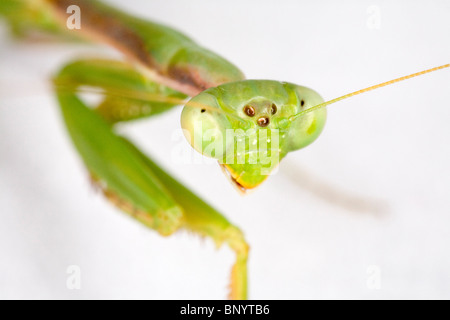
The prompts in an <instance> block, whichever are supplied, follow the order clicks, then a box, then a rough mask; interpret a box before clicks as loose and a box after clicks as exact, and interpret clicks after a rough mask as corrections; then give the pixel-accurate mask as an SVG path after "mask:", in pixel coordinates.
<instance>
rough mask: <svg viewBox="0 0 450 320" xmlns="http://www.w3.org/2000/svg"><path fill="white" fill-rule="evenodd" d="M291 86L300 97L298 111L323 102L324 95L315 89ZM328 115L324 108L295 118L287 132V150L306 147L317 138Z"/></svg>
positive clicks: (297, 105)
mask: <svg viewBox="0 0 450 320" xmlns="http://www.w3.org/2000/svg"><path fill="white" fill-rule="evenodd" d="M291 86H292V87H291V88H292V89H293V90H294V91H295V93H296V95H297V97H298V100H297V103H296V109H297V111H296V113H300V112H302V111H304V110H308V109H309V108H312V107H314V106H316V105H318V104H320V103H322V102H323V99H322V97H321V96H320V95H319V94H318V93H317V92H315V91H314V90H312V89H309V88H306V87H302V86H297V85H291ZM326 115H327V111H326V109H325V108H323V109H319V110H316V111H313V112H310V113H306V114H305V115H303V116H300V117H297V118H295V119H293V120H292V121H291V125H290V128H289V131H288V134H287V141H286V142H287V151H294V150H298V149H301V148H304V147H306V146H308V145H309V144H311V143H312V142H313V141H314V140H316V139H317V138H318V137H319V135H320V133H321V132H322V130H323V127H324V126H325V121H326Z"/></svg>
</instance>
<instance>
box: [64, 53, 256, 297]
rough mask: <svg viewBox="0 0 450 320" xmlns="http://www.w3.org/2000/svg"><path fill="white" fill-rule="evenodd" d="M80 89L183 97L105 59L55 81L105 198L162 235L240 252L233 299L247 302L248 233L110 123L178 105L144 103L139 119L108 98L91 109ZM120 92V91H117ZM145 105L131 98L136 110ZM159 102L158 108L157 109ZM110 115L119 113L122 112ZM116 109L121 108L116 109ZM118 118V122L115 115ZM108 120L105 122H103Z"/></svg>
mask: <svg viewBox="0 0 450 320" xmlns="http://www.w3.org/2000/svg"><path fill="white" fill-rule="evenodd" d="M68 84H71V87H72V89H77V88H79V87H81V86H88V87H96V88H100V89H102V90H103V92H111V93H112V94H115V93H117V92H124V91H127V92H133V91H134V90H135V91H136V92H138V95H139V92H147V93H150V94H156V95H159V96H160V97H161V96H163V97H175V98H183V96H182V95H180V94H179V93H177V92H174V91H173V90H171V89H168V88H165V87H163V86H160V85H157V84H153V83H150V82H149V81H148V80H146V79H145V78H144V77H143V76H142V75H140V74H139V73H138V72H137V71H136V70H135V69H133V67H132V66H130V65H128V64H126V63H122V62H112V61H109V60H108V61H107V60H85V61H78V62H75V63H72V64H70V65H69V66H67V67H65V68H64V69H63V70H62V71H61V73H60V74H59V75H58V76H57V77H56V78H55V85H56V88H57V96H58V100H59V103H60V105H61V109H62V113H63V116H64V119H65V122H66V125H67V128H68V131H69V133H70V136H71V137H72V140H73V142H74V144H75V146H76V148H77V150H78V152H79V153H80V155H81V157H82V158H83V160H84V163H85V164H86V166H87V167H88V169H89V171H90V172H91V174H92V176H93V178H94V180H95V181H97V183H98V185H99V186H101V188H102V190H103V192H104V194H105V196H106V197H107V198H108V199H109V200H110V201H111V202H113V203H114V204H115V205H116V206H117V207H119V208H120V209H122V210H124V211H125V212H127V213H129V214H130V215H132V216H133V217H135V218H136V219H137V220H139V221H140V222H142V223H144V224H145V225H147V226H148V227H150V228H152V229H155V230H157V231H158V232H159V233H160V234H162V235H170V234H172V233H173V232H175V231H176V230H178V229H180V228H185V229H188V230H191V231H193V232H195V233H197V234H199V235H201V236H207V237H210V238H212V239H213V240H214V241H215V242H216V244H217V245H221V244H222V243H227V244H228V245H229V246H230V248H231V249H232V250H234V251H235V252H236V263H235V265H234V267H233V270H232V276H231V293H230V298H233V299H245V298H246V297H247V256H248V250H249V247H248V245H247V243H246V241H245V239H244V236H243V234H242V232H241V231H240V230H239V229H238V228H237V227H235V226H233V225H232V224H231V223H230V222H229V221H228V220H227V219H226V218H225V217H224V216H222V215H221V214H220V213H219V212H217V211H216V210H215V209H214V208H212V207H211V206H209V205H208V204H207V203H205V202H204V201H203V200H201V199H200V198H199V197H197V196H196V195H195V194H193V193H192V192H191V191H189V190H188V189H187V188H186V187H184V186H183V185H182V184H180V183H179V182H177V181H176V180H175V179H174V178H172V177H171V176H170V175H168V174H167V173H166V172H165V171H164V170H163V169H161V168H160V167H159V166H158V165H157V164H155V163H154V162H153V161H152V160H150V159H149V158H148V157H147V156H145V155H144V154H143V153H141V152H140V151H139V150H138V149H137V148H136V147H135V146H134V145H133V144H132V143H130V142H129V141H128V140H125V139H124V138H122V137H120V136H118V135H117V134H116V133H115V132H114V130H113V127H112V125H111V122H116V121H122V120H130V119H132V118H133V119H135V118H140V117H143V116H149V115H154V114H157V113H159V112H162V111H164V110H167V109H168V108H170V107H171V106H173V103H172V104H169V105H167V102H158V103H157V106H156V107H154V106H155V105H154V102H145V103H146V104H147V105H146V106H147V107H150V112H148V111H149V109H148V108H147V109H146V111H147V112H140V111H139V110H143V109H142V108H141V109H139V108H137V109H136V108H135V109H136V110H134V111H133V113H132V114H133V117H130V114H129V113H128V112H126V111H123V110H128V108H129V106H128V105H126V103H125V102H126V101H127V100H126V99H125V98H123V97H121V98H120V99H119V100H117V101H114V100H113V99H112V98H113V96H112V95H109V94H108V93H107V94H106V98H105V100H104V101H103V102H102V103H101V104H100V107H98V108H97V110H93V109H94V108H89V107H87V106H86V104H85V103H84V102H83V101H82V100H81V99H80V98H79V97H78V96H77V95H76V93H74V92H73V91H71V90H69V89H68V88H69V86H68ZM115 88H117V91H116V90H114V89H115ZM136 101H139V102H143V101H142V99H135V100H133V99H131V105H132V104H133V103H134V102H136ZM152 103H153V104H152ZM109 106H111V109H114V108H121V109H120V110H122V111H121V112H112V113H111V110H109V108H108V107H109ZM116 110H117V109H116ZM111 114H114V116H111ZM105 118H106V120H107V121H105Z"/></svg>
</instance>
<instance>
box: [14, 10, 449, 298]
mask: <svg viewBox="0 0 450 320" xmlns="http://www.w3.org/2000/svg"><path fill="white" fill-rule="evenodd" d="M31 3H32V2H30V4H31ZM34 3H38V2H34ZM55 3H56V5H59V6H60V8H59V11H58V12H59V13H55V17H57V16H58V17H60V16H62V17H63V18H61V17H60V18H55V21H58V19H61V21H60V22H55V25H51V26H50V27H51V28H52V29H53V28H55V27H56V28H57V26H58V25H59V24H61V25H63V26H64V24H65V20H66V18H67V14H65V9H66V8H67V7H68V6H69V2H65V1H54V2H52V1H48V2H45V1H44V2H41V3H39V4H40V5H43V6H46V5H49V6H53V5H55ZM89 3H90V4H89V5H88V4H87V2H86V3H85V2H83V1H80V2H79V5H80V7H81V12H82V13H83V12H86V13H87V14H88V15H89V14H93V13H95V12H96V10H97V9H98V10H100V11H99V12H101V16H102V17H105V16H106V17H108V16H112V17H113V18H114V19H112V20H111V21H114V23H115V22H120V20H121V18H126V19H131V18H129V17H128V16H126V15H122V14H119V13H117V12H116V11H109V10H110V9H109V8H108V7H102V6H101V5H100V4H99V3H98V4H97V2H89ZM91 3H92V4H91ZM84 5H86V6H87V7H86V8H83V6H84ZM97 5H98V7H97ZM52 8H53V7H50V8H48V9H49V10H46V12H52ZM57 8H58V7H57ZM61 8H62V9H61ZM24 12H26V11H24ZM63 13H64V14H63ZM21 18H22V17H21ZM126 21H127V23H126V25H127V26H128V27H130V25H132V23H128V22H130V21H131V22H132V21H134V19H133V20H126ZM46 22H48V20H46ZM88 22H89V16H88ZM108 23H110V21H109V20H108ZM142 23H143V24H144V25H145V26H146V24H145V23H144V22H142ZM107 26H108V28H107V29H105V30H103V31H104V33H106V34H103V35H104V36H105V35H108V34H107V32H106V31H108V32H109V31H111V30H115V29H114V24H113V26H111V25H109V24H107ZM149 28H150V30H153V29H155V28H159V25H154V24H151V23H150V27H149ZM85 29H89V28H88V27H86V28H85ZM94 29H95V28H94ZM118 29H119V30H118V32H117V34H119V35H120V34H121V32H122V31H121V30H120V27H118ZM132 29H133V28H132ZM82 30H83V29H82ZM91 31H92V30H91ZM97 31H98V30H97ZM116 31H117V30H116ZM128 31H129V30H128ZM128 31H126V34H127V39H130V38H131V39H133V35H130V34H128V33H127V32H128ZM123 32H125V31H123ZM166 32H167V33H171V32H174V31H172V30H171V29H167V30H164V32H163V33H164V34H165V35H166ZM94 33H95V32H94ZM112 34H113V35H114V33H112ZM91 35H92V32H91ZM141 37H143V36H142V35H140V36H138V37H137V38H138V39H137V40H139V39H140V38H141ZM174 37H175V38H176V39H175V40H174V42H175V44H174V46H176V45H177V44H178V42H179V41H186V42H187V43H189V44H190V42H189V41H190V40H188V39H185V38H184V36H182V35H178V34H175V35H174ZM178 37H179V38H178ZM102 40H104V39H102ZM113 40H114V39H113ZM115 40H117V39H115ZM119 40H120V39H119ZM153 40H154V39H153V38H151V37H149V41H150V42H151V41H153ZM166 40H167V38H164V41H162V42H161V43H160V44H159V45H158V46H157V47H156V49H155V50H156V51H158V50H159V49H163V48H166V47H167V46H169V45H170V41H167V42H166ZM138 42H139V41H138ZM168 42H169V43H168ZM130 43H131V44H130ZM125 45H131V46H132V48H131V49H133V48H134V49H136V47H135V46H136V43H133V41H132V40H130V42H127V43H125ZM116 46H118V47H120V44H119V45H117V44H116ZM121 49H122V51H124V52H126V53H127V55H129V56H130V57H131V58H132V60H133V58H134V62H135V64H138V65H139V67H138V68H136V66H135V64H130V63H127V62H117V61H110V60H84V61H78V62H75V63H72V64H69V65H68V66H67V67H65V68H64V69H63V70H62V71H61V72H60V73H59V74H58V75H57V76H56V77H55V80H54V82H55V88H56V91H57V94H58V99H59V101H60V105H61V108H62V112H63V115H64V119H65V122H66V124H67V127H68V129H69V132H70V133H71V136H72V138H73V140H74V142H75V145H76V146H77V149H78V150H79V152H80V154H81V156H82V158H83V160H84V162H85V163H86V165H87V167H88V169H89V171H90V172H91V175H92V179H93V180H94V181H95V184H96V185H97V186H99V188H101V190H102V191H103V193H104V194H105V196H106V197H107V198H108V199H109V200H110V201H111V202H113V203H114V204H115V205H116V206H117V207H119V208H120V209H122V210H124V211H125V212H127V213H129V214H130V215H132V216H133V217H135V218H136V219H138V220H139V221H141V222H143V223H144V224H145V225H147V226H149V227H151V228H153V229H156V230H158V231H159V232H160V233H161V234H162V235H169V234H171V233H173V232H174V231H176V230H177V229H179V228H186V229H189V230H192V231H194V232H197V233H199V234H201V235H203V236H209V237H211V238H213V239H214V240H215V241H216V242H217V244H221V243H222V242H226V243H227V244H229V245H230V246H231V247H232V248H233V249H234V250H235V252H236V255H237V260H236V264H235V266H234V269H233V272H232V281H231V283H232V285H231V298H236V299H241V298H246V296H247V290H246V288H247V284H246V263H247V255H248V246H247V243H246V242H245V240H244V238H243V235H242V233H241V231H240V230H239V229H238V228H236V227H235V226H233V225H232V224H231V223H229V222H228V221H227V220H226V219H225V218H224V217H223V216H222V215H221V214H219V213H218V212H217V211H216V210H214V209H213V208H212V207H210V206H208V205H206V204H205V203H204V202H203V201H202V200H200V199H199V198H197V197H196V196H195V195H194V194H192V193H191V192H190V191H189V190H187V189H186V188H184V187H183V186H182V185H181V184H179V183H178V182H176V181H175V180H173V179H172V178H171V177H170V176H168V175H167V174H166V173H165V172H164V171H163V170H161V169H160V168H159V167H158V166H157V165H156V164H155V163H154V162H152V161H151V160H150V159H148V158H147V157H146V156H144V155H143V154H142V153H141V152H140V151H139V150H138V149H137V148H135V147H134V146H133V145H131V143H130V142H128V141H126V140H123V139H122V138H120V137H119V136H117V135H116V134H115V133H114V132H113V131H112V130H111V127H110V124H111V123H115V122H118V121H122V120H131V119H130V115H131V118H133V117H134V118H139V117H144V116H151V115H153V114H158V113H160V112H162V111H164V110H166V109H169V108H170V107H172V106H173V105H175V104H179V103H180V102H181V101H184V99H185V98H186V97H187V96H197V97H196V98H194V99H193V100H191V101H190V103H189V102H188V103H187V106H186V107H185V111H183V112H184V114H183V116H182V126H183V127H184V128H185V129H186V130H187V131H188V132H191V133H192V135H193V136H195V134H196V133H195V132H194V131H195V128H196V126H195V120H197V119H194V117H206V116H208V117H211V118H208V119H201V120H202V121H201V122H204V123H205V125H212V126H216V127H218V126H220V125H225V126H230V123H233V121H234V125H235V126H237V127H239V128H241V123H242V122H243V121H241V120H239V119H244V120H245V121H244V122H246V124H248V123H249V122H250V121H249V119H255V120H256V122H252V123H253V128H254V127H256V126H259V127H267V126H268V125H267V122H269V125H277V122H276V121H275V120H276V118H275V116H277V115H280V113H282V112H283V107H284V106H285V105H289V106H291V107H292V106H294V107H292V108H293V110H288V113H289V116H288V117H284V118H288V120H291V121H295V120H297V119H300V120H307V121H306V122H307V124H301V125H299V126H298V128H299V129H298V130H296V131H292V132H291V131H290V132H289V133H288V135H289V134H291V135H292V136H293V137H294V139H295V138H296V139H300V140H301V139H304V137H305V136H306V137H307V139H305V140H301V141H293V142H292V141H290V142H289V143H286V144H285V145H289V146H290V147H288V149H287V150H288V151H293V150H296V149H299V148H301V147H304V146H306V145H308V144H309V143H310V142H312V141H313V140H314V139H315V138H317V136H318V134H319V133H320V131H321V129H322V128H323V125H324V118H325V115H324V113H325V109H324V108H323V107H324V106H325V105H321V103H322V102H323V100H322V99H321V98H320V97H319V96H318V95H316V93H315V92H314V91H312V90H310V89H307V88H304V87H298V86H295V85H290V84H287V85H286V84H281V83H279V82H247V81H243V75H242V74H241V73H240V72H239V71H238V70H237V69H236V68H235V67H234V66H233V65H231V64H229V63H228V62H226V61H225V60H222V59H221V58H217V59H218V60H219V63H218V64H217V65H214V64H213V65H212V66H208V67H207V68H204V69H206V71H205V70H203V72H204V74H200V75H199V74H198V73H197V71H198V70H201V68H200V67H201V66H194V68H193V71H192V70H189V71H187V72H186V71H185V69H183V68H182V70H181V71H180V70H179V69H177V68H175V69H173V70H169V72H167V73H165V75H163V76H161V75H160V74H154V72H150V71H149V70H147V69H145V68H144V67H145V64H151V62H149V61H147V60H146V59H147V58H146V55H145V54H142V52H138V53H137V54H136V52H131V54H130V52H127V49H128V50H130V51H133V50H131V49H130V48H125V49H124V48H121ZM194 49H197V47H194ZM198 50H200V53H202V50H203V49H198ZM162 51H163V53H161V57H160V58H161V59H162V60H163V62H157V64H158V63H160V64H162V65H164V63H166V64H167V62H164V59H165V58H166V57H167V59H168V57H169V56H170V55H167V56H166V55H165V54H167V52H164V50H162ZM206 52H207V51H206ZM210 55H212V57H213V59H212V61H213V62H215V61H216V60H215V59H216V55H215V54H212V53H209V52H207V54H206V56H208V57H209V56H210ZM152 56H154V54H153V55H152ZM171 58H172V59H175V61H176V63H175V65H176V66H178V65H180V66H183V67H184V68H185V67H186V66H185V65H183V63H184V64H187V66H188V67H189V62H190V61H189V59H187V61H183V59H184V58H185V57H184V56H183V54H180V58H179V60H177V59H176V58H173V56H171ZM196 59H197V58H195V59H194V61H195V60H196ZM200 60H202V59H200ZM142 64H144V66H142ZM165 66H167V65H165ZM447 66H448V65H445V67H447ZM150 69H151V68H150ZM192 74H194V75H195V76H193V77H191V76H192ZM167 75H169V77H167ZM89 76H92V78H89ZM209 77H211V78H212V79H209V81H207V82H206V83H202V82H198V81H196V80H198V79H200V80H202V79H205V78H209ZM149 78H151V79H157V82H158V84H163V85H158V84H155V83H154V82H150V81H149V80H148V79H149ZM174 79H175V80H174ZM228 82H232V83H231V84H227V83H228ZM233 83H234V84H233ZM222 84H223V86H222ZM247 84H248V85H249V87H254V89H253V90H251V91H252V92H251V94H253V95H254V96H255V97H256V98H259V97H260V96H263V94H264V93H266V92H268V91H269V90H271V88H273V87H277V86H278V87H279V89H278V90H276V89H275V90H274V91H273V92H271V94H272V95H274V96H277V97H278V96H283V95H285V96H286V97H288V98H283V97H281V98H278V99H279V100H277V101H272V100H271V101H270V102H271V103H267V101H266V100H267V99H266V100H261V99H259V100H255V101H253V100H252V99H253V98H252V97H243V96H240V95H245V94H247V93H246V88H245V87H244V86H246V85H247ZM81 85H83V86H89V87H94V86H99V87H101V88H102V89H103V90H105V92H104V93H105V96H106V98H105V100H104V102H103V103H102V104H101V105H100V106H99V107H97V111H98V113H95V112H92V111H91V110H89V109H88V108H86V107H85V106H83V105H82V104H81V100H79V99H77V98H76V96H75V95H74V94H73V92H71V91H75V92H76V91H77V89H78V87H79V86H81ZM285 86H287V87H289V88H288V89H289V90H287V89H286V87H285ZM210 87H213V88H212V89H208V88H210ZM214 87H218V88H219V90H220V89H223V91H225V94H226V93H228V92H232V93H234V94H233V95H230V96H228V97H227V96H225V97H223V96H221V98H222V99H224V100H225V101H228V103H226V104H225V105H226V106H228V107H229V106H230V105H231V106H235V105H238V106H239V107H236V110H233V112H232V111H231V110H227V111H226V112H224V111H216V110H215V109H217V106H215V105H212V104H211V97H215V96H218V94H219V93H217V92H214V91H215V90H217V89H214ZM170 88H172V89H170ZM255 88H256V89H255ZM205 90H206V92H203V91H205ZM283 90H284V91H283ZM296 90H297V92H296ZM298 90H300V91H301V90H307V91H306V92H301V93H299V92H298ZM80 91H81V90H80ZM130 92H132V93H134V99H135V101H133V102H134V104H135V105H134V107H133V108H134V109H136V105H138V107H139V106H140V107H141V110H142V111H143V113H142V114H140V113H139V112H137V113H135V112H131V113H130V112H118V113H117V112H114V110H116V111H117V110H118V109H119V110H123V108H124V107H125V108H127V106H126V105H125V106H124V100H125V102H130V98H133V97H129V95H130ZM202 92H203V93H202ZM161 97H162V98H161ZM299 97H304V98H303V99H302V98H299ZM122 98H127V99H122ZM289 98H291V99H294V100H295V101H291V100H289ZM233 99H237V100H238V102H235V101H233ZM283 99H284V100H283ZM286 99H288V100H286ZM158 100H159V101H158ZM240 100H244V101H245V103H243V104H241V102H240ZM148 102H151V103H153V105H152V107H151V108H150V110H149V109H148V108H145V107H148V105H146V103H148ZM155 103H156V105H155ZM317 106H320V108H318V109H317V110H315V109H313V108H314V107H317ZM302 107H303V108H304V109H303V110H305V111H307V110H308V109H311V110H312V111H309V112H305V113H302V109H301V108H302ZM214 108H215V109H214ZM229 109H230V108H229ZM236 113H237V114H238V117H236ZM272 113H273V114H272ZM98 114H100V115H101V117H99V116H98ZM302 115H304V117H301V116H302ZM307 115H308V116H307ZM272 116H274V117H272ZM221 117H222V118H223V117H225V118H227V117H228V119H225V120H224V119H221V120H220V121H221V123H218V122H214V121H216V118H219V119H220V118H221ZM291 117H292V118H291ZM104 119H106V120H107V121H105V120H104ZM261 119H262V120H261ZM267 119H268V120H267ZM211 123H212V124H211ZM224 123H225V124H224ZM281 125H282V124H281ZM278 126H279V125H277V127H278ZM294 127H295V126H294ZM311 127H313V129H311ZM243 128H244V129H247V127H243ZM308 132H310V136H309V137H308V135H307V133H308ZM200 133H203V132H200ZM201 136H203V134H201ZM95 138H96V139H95ZM190 142H191V144H193V146H194V148H195V149H197V150H198V151H201V152H202V153H203V152H204V151H205V150H204V149H203V146H198V145H197V144H196V143H195V141H194V139H193V140H190ZM103 145H104V146H110V147H111V149H108V150H104V148H102V146H103ZM100 150H101V151H102V152H104V153H103V154H102V153H99V151H100ZM286 153H287V151H286ZM233 155H234V154H233ZM284 155H285V154H282V155H281V157H280V158H282V157H283V156H284ZM214 156H215V157H217V154H216V153H215V154H214ZM112 159H113V161H111V160H112ZM116 160H117V161H116ZM233 160H235V159H233ZM244 160H246V159H244ZM223 162H224V163H225V161H223ZM106 163H109V164H108V165H105V164H106ZM225 165H227V164H226V163H225ZM243 165H244V166H247V167H246V168H244V169H242V164H239V165H238V166H237V167H230V166H228V167H226V168H225V170H226V172H227V174H228V175H229V176H230V177H231V179H232V181H233V183H234V184H235V185H236V186H237V187H238V189H239V190H241V191H245V190H247V189H249V188H252V187H255V186H258V185H259V184H261V183H262V181H263V180H265V179H266V178H267V174H260V173H259V172H258V173H257V174H255V175H250V176H249V177H247V176H245V175H244V174H243V173H242V172H244V171H245V172H249V171H251V169H250V170H248V168H252V166H254V164H248V165H247V164H246V163H245V161H244V164H243ZM271 165H274V166H276V165H278V161H276V162H274V163H271ZM130 168H131V169H130ZM270 169H272V168H270ZM138 173H141V174H138ZM120 174H123V175H122V176H120ZM142 174H143V175H144V176H145V178H144V179H143V178H142ZM155 176H156V179H155ZM154 181H159V184H162V185H163V186H162V188H161V186H160V185H158V183H157V184H154V183H153V182H154ZM153 199H157V200H158V202H159V203H158V204H155V203H154V202H152V200H153ZM160 209H162V210H160Z"/></svg>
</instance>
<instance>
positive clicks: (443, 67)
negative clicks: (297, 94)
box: [289, 64, 450, 121]
mask: <svg viewBox="0 0 450 320" xmlns="http://www.w3.org/2000/svg"><path fill="white" fill-rule="evenodd" d="M448 67H450V64H444V65H442V66H439V67H434V68H431V69H427V70H424V71H420V72H416V73H413V74H410V75H407V76H403V77H400V78H397V79H394V80H390V81H386V82H382V83H379V84H376V85H374V86H371V87H367V88H364V89H361V90H358V91H354V92H351V93H349V94H346V95H343V96H341V97H338V98H335V99H333V100H330V101H326V102H323V103H321V104H318V105H315V106H314V107H311V108H309V109H306V110H304V111H302V112H299V113H297V114H295V115H293V116H291V117H289V120H291V121H293V120H295V119H296V118H298V117H301V116H304V115H305V114H307V113H310V112H313V111H315V110H318V109H322V108H325V107H326V106H328V105H330V104H333V103H336V102H338V101H341V100H344V99H347V98H350V97H353V96H356V95H358V94H361V93H364V92H368V91H372V90H375V89H378V88H381V87H385V86H388V85H391V84H394V83H397V82H400V81H403V80H407V79H411V78H414V77H418V76H421V75H424V74H426V73H430V72H433V71H437V70H441V69H445V68H448Z"/></svg>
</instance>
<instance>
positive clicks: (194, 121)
mask: <svg viewBox="0 0 450 320" xmlns="http://www.w3.org/2000/svg"><path fill="white" fill-rule="evenodd" d="M322 102H323V99H322V98H321V97H320V96H319V94H318V93H317V92H315V91H313V90H311V89H309V88H306V87H302V86H297V85H294V84H290V83H281V82H276V81H269V80H245V81H239V82H232V83H227V84H224V85H221V86H218V87H216V88H210V89H207V90H205V91H203V92H202V93H200V94H199V95H197V96H196V97H194V98H193V99H191V100H190V101H189V102H188V103H187V104H186V106H185V107H184V109H183V112H182V115H181V126H182V128H183V131H184V134H185V136H186V138H187V140H188V141H189V143H190V144H191V146H192V147H193V148H194V149H195V150H197V151H198V152H200V153H202V154H203V155H205V156H208V157H212V158H215V159H217V160H218V161H219V163H220V164H221V166H222V168H223V169H224V171H225V173H226V174H227V175H228V176H229V178H230V179H231V181H232V182H233V184H234V185H235V186H236V187H238V189H239V190H240V191H243V192H245V191H247V190H248V189H253V188H255V187H257V186H259V185H260V184H261V183H262V182H263V181H264V180H265V179H266V178H267V177H268V176H269V175H270V174H271V173H273V172H274V170H275V169H276V168H277V166H278V164H279V163H280V161H281V159H283V158H284V157H285V156H286V154H288V153H289V152H291V151H295V150H298V149H301V148H303V147H306V146H307V145H309V144H310V143H312V142H313V141H314V140H316V139H317V137H318V136H319V135H320V133H321V132H322V129H323V127H324V125H325V120H326V109H324V108H321V109H319V110H315V111H314V112H308V113H307V114H305V115H303V116H301V117H298V116H297V117H296V115H298V114H299V113H301V112H303V111H306V110H308V109H309V108H311V107H314V106H316V105H319V104H321V103H322Z"/></svg>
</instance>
